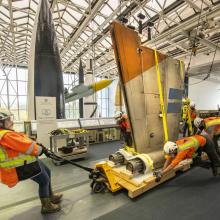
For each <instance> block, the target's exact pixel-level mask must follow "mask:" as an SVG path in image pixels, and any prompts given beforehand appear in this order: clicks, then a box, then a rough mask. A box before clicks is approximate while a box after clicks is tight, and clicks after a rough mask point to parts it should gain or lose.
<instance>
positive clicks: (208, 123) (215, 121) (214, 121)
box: [205, 118, 220, 128]
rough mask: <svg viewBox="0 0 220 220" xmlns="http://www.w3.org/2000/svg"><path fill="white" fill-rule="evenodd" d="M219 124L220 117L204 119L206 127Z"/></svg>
mask: <svg viewBox="0 0 220 220" xmlns="http://www.w3.org/2000/svg"><path fill="white" fill-rule="evenodd" d="M219 124H220V118H216V119H211V120H207V121H205V125H206V127H207V128H208V127H211V126H215V125H219Z"/></svg>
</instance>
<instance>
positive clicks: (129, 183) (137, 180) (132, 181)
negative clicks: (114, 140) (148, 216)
mask: <svg viewBox="0 0 220 220" xmlns="http://www.w3.org/2000/svg"><path fill="white" fill-rule="evenodd" d="M191 164H192V160H191V159H187V160H184V161H182V162H181V163H180V164H179V165H178V166H176V167H175V169H174V170H172V171H171V172H169V173H168V174H166V175H164V176H163V177H162V179H161V181H160V182H155V176H153V174H152V173H151V174H148V175H133V174H131V173H130V172H128V171H127V170H126V169H125V166H121V167H114V166H113V167H112V170H111V172H112V174H113V175H114V178H115V181H116V182H117V183H118V184H119V185H120V186H122V187H123V188H125V189H127V190H128V196H129V197H130V198H135V197H137V196H139V195H141V194H142V193H144V192H146V191H148V190H150V189H152V188H154V187H156V186H157V185H159V184H161V183H163V182H165V181H167V180H169V179H171V178H173V177H175V176H176V172H177V171H182V172H185V171H187V170H189V169H190V165H191Z"/></svg>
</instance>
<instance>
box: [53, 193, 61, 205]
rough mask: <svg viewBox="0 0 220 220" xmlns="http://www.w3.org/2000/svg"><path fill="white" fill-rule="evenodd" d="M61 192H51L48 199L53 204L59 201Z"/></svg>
mask: <svg viewBox="0 0 220 220" xmlns="http://www.w3.org/2000/svg"><path fill="white" fill-rule="evenodd" d="M62 197H63V194H61V193H52V195H51V196H50V201H51V202H52V203H54V204H57V203H60V202H61V200H62Z"/></svg>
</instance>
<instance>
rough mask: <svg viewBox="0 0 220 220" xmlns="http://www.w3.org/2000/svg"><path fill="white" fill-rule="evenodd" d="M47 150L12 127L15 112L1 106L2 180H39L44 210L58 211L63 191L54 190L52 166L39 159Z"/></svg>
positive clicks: (42, 210)
mask: <svg viewBox="0 0 220 220" xmlns="http://www.w3.org/2000/svg"><path fill="white" fill-rule="evenodd" d="M43 153H44V154H47V153H48V151H47V149H46V148H44V147H42V146H39V145H38V144H37V143H36V142H34V141H33V140H31V139H29V138H28V137H27V136H26V135H24V134H21V133H18V132H16V131H14V130H13V115H12V114H11V113H10V111H8V110H6V109H0V182H1V183H3V184H5V185H7V186H8V187H14V186H15V185H16V184H17V183H18V182H19V181H22V180H26V179H29V178H30V179H32V180H33V181H35V182H37V183H38V184H39V197H40V199H41V203H42V209H41V212H42V213H43V214H46V213H53V212H57V211H59V210H60V209H61V208H60V205H59V204H57V203H59V202H60V201H61V198H62V194H54V193H53V191H52V188H51V177H50V175H51V174H50V170H49V168H48V167H47V166H46V165H45V164H44V163H43V162H42V161H40V160H39V159H38V156H39V155H41V154H43Z"/></svg>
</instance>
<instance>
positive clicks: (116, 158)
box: [109, 152, 125, 164]
mask: <svg viewBox="0 0 220 220" xmlns="http://www.w3.org/2000/svg"><path fill="white" fill-rule="evenodd" d="M109 160H110V161H112V162H114V163H115V164H124V163H125V158H124V156H123V155H122V154H121V153H120V152H116V153H114V154H111V155H109Z"/></svg>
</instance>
